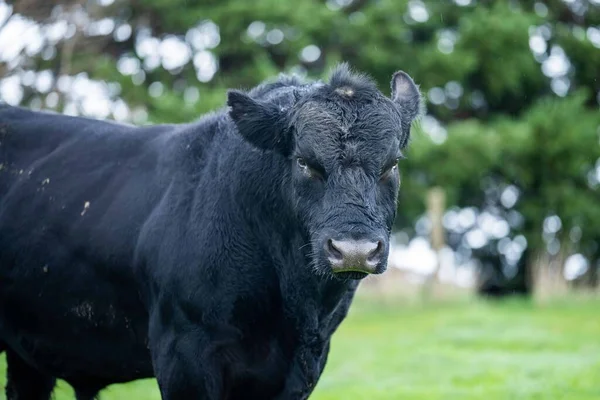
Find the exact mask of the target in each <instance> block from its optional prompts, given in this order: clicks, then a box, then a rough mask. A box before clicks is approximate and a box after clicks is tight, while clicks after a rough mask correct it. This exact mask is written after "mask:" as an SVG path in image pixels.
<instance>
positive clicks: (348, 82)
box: [229, 67, 420, 279]
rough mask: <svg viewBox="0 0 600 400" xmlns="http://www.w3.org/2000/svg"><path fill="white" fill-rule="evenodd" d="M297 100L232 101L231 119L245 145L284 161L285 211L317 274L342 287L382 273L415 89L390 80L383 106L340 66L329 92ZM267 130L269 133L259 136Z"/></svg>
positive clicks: (400, 76) (325, 88)
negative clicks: (285, 104) (287, 181)
mask: <svg viewBox="0 0 600 400" xmlns="http://www.w3.org/2000/svg"><path fill="white" fill-rule="evenodd" d="M297 97H299V98H298V99H296V101H294V102H293V105H292V106H291V107H289V108H287V109H285V108H284V109H283V110H282V107H280V105H277V103H275V104H272V103H273V101H272V100H271V102H260V101H259V100H253V99H251V98H250V97H248V96H247V95H245V94H241V93H239V92H230V94H229V105H230V106H231V107H232V111H231V116H232V118H233V119H234V121H235V122H236V124H237V126H238V129H239V130H240V133H241V134H242V135H243V136H244V137H245V138H246V139H247V140H249V141H250V142H251V143H253V144H254V145H256V146H258V147H261V148H264V149H269V150H274V151H277V152H279V153H281V154H282V155H284V156H285V157H286V158H287V160H288V168H289V170H290V177H291V183H292V184H291V188H290V193H289V195H290V197H291V204H292V207H293V208H294V211H295V213H296V215H297V216H298V220H299V221H301V224H302V225H303V228H304V229H303V230H304V232H305V234H306V235H307V236H308V239H309V241H310V244H309V245H308V246H306V249H307V250H308V253H309V257H310V259H311V260H310V261H311V264H312V267H313V268H314V269H315V271H316V272H318V273H322V274H328V275H329V274H331V273H333V275H334V276H336V277H339V278H350V279H360V278H363V277H365V276H367V275H368V274H379V273H382V272H383V271H384V270H385V269H386V266H387V255H388V250H389V235H390V231H391V228H392V224H393V222H394V217H395V214H396V200H397V194H398V188H399V185H400V174H399V171H398V160H399V159H400V158H401V157H402V149H403V148H404V146H405V145H406V143H407V140H408V135H409V129H410V124H411V122H412V120H413V119H414V118H415V117H416V115H417V113H418V110H419V104H420V96H419V93H418V90H417V88H416V86H415V85H414V83H413V81H412V80H411V79H410V77H408V75H406V74H404V73H396V74H395V75H394V77H393V79H392V98H391V99H389V98H386V97H385V96H383V95H382V94H381V93H380V92H379V91H377V90H376V89H375V88H374V86H373V85H372V84H371V83H370V81H367V80H365V79H364V78H362V77H359V76H358V77H357V76H354V75H351V74H350V73H349V72H348V70H347V69H346V68H343V67H342V68H340V69H338V70H337V71H336V72H334V74H333V77H332V79H331V81H330V83H329V84H327V85H320V86H315V87H313V88H312V89H311V90H309V91H308V92H307V93H306V94H304V95H302V96H297ZM259 119H263V120H268V121H269V123H268V124H267V125H263V124H259V123H257V121H258V120H259ZM261 125H262V129H260V126H261ZM269 125H270V126H274V127H276V128H275V129H274V131H275V132H273V133H271V134H269V133H265V132H266V131H268V129H265V128H266V127H267V126H269ZM272 135H274V136H272Z"/></svg>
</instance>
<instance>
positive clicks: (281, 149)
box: [227, 90, 292, 156]
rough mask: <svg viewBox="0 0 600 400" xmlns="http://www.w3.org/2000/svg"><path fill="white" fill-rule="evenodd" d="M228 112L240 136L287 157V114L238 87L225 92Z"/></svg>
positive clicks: (288, 132)
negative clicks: (255, 98)
mask: <svg viewBox="0 0 600 400" xmlns="http://www.w3.org/2000/svg"><path fill="white" fill-rule="evenodd" d="M227 105H228V106H229V115H230V116H231V119H233V122H235V125H236V126H237V129H238V131H239V132H240V135H242V137H243V138H244V139H246V141H247V142H249V143H250V144H252V145H253V146H255V147H258V148H259V149H262V150H270V151H275V152H278V153H281V154H283V155H284V156H288V155H289V154H290V152H291V148H292V143H291V134H290V129H289V127H288V123H287V122H288V116H287V113H286V112H285V111H282V110H281V109H280V108H279V107H278V106H277V105H275V104H271V103H267V102H262V101H257V100H254V99H252V98H251V97H250V96H248V95H247V94H246V93H243V92H240V91H238V90H230V91H228V92H227Z"/></svg>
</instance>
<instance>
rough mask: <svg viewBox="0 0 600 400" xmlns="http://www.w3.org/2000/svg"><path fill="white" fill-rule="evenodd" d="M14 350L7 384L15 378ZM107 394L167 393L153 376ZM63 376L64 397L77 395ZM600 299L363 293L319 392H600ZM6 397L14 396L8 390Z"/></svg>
mask: <svg viewBox="0 0 600 400" xmlns="http://www.w3.org/2000/svg"><path fill="white" fill-rule="evenodd" d="M5 369H6V365H5V363H4V357H3V356H2V358H1V361H0V374H1V376H0V383H1V384H2V386H4V383H5V375H4V374H5ZM101 397H102V400H116V399H128V400H129V399H131V400H135V399H144V400H152V399H159V398H160V397H159V394H158V389H157V386H156V383H155V382H154V381H153V380H146V381H138V382H134V383H130V384H124V385H113V386H111V387H109V388H108V389H107V390H105V391H104V392H102V396H101ZM72 398H73V394H72V391H71V389H70V388H69V387H68V385H66V384H65V383H63V382H61V383H60V384H59V387H58V389H57V390H56V391H55V399H56V400H64V399H72ZM599 398H600V300H598V299H570V300H560V301H554V302H552V303H548V304H544V305H539V304H534V303H531V302H525V301H515V300H513V301H509V302H498V303H496V302H487V301H481V300H477V301H475V300H470V301H467V300H461V301H453V302H451V303H448V304H442V303H432V304H420V305H408V304H403V303H400V304H398V303H396V304H394V303H392V302H391V301H387V302H386V303H383V302H382V301H374V300H369V299H366V298H359V299H358V300H357V301H356V302H355V304H354V306H353V308H352V310H351V312H350V316H349V317H348V319H347V320H346V321H345V322H344V323H343V324H342V326H341V328H340V330H339V331H338V333H337V334H336V335H335V336H334V339H333V344H332V351H331V353H330V358H329V362H328V365H327V368H326V369H325V372H324V374H323V376H322V379H321V380H320V382H319V385H318V387H317V389H316V391H315V392H314V394H313V396H311V399H314V400H337V399H352V400H353V399H357V400H360V399H365V400H377V399H382V400H383V399H385V400H387V399H416V400H420V399H432V400H433V399H444V400H451V399H461V400H468V399H486V400H492V399H499V400H500V399H503V400H504V399H548V400H550V399H552V400H557V399H573V400H586V399H590V400H591V399H599ZM0 399H4V393H2V394H0Z"/></svg>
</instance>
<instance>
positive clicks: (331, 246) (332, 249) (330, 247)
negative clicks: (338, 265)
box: [327, 239, 344, 260]
mask: <svg viewBox="0 0 600 400" xmlns="http://www.w3.org/2000/svg"><path fill="white" fill-rule="evenodd" d="M327 252H328V253H329V256H330V257H331V258H335V259H337V260H342V259H343V258H344V255H343V254H342V252H341V250H340V249H338V248H337V247H336V246H335V243H333V240H331V239H329V240H328V241H327Z"/></svg>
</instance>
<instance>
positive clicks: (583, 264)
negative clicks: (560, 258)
mask: <svg viewBox="0 0 600 400" xmlns="http://www.w3.org/2000/svg"><path fill="white" fill-rule="evenodd" d="M589 267H590V264H589V261H588V260H587V258H585V257H584V256H583V255H582V254H579V253H578V254H573V255H571V256H569V257H568V258H567V260H566V261H565V267H564V270H563V275H564V277H565V279H566V280H568V281H572V280H573V279H577V278H579V277H580V276H582V275H583V274H585V273H586V272H587V270H588V269H589Z"/></svg>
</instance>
